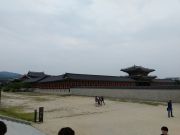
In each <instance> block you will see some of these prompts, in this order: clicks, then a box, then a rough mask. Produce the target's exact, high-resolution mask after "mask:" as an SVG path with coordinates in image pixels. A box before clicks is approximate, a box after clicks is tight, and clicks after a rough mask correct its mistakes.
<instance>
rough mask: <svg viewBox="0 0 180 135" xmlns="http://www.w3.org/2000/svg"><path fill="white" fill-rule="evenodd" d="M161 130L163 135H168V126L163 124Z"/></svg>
mask: <svg viewBox="0 0 180 135" xmlns="http://www.w3.org/2000/svg"><path fill="white" fill-rule="evenodd" d="M161 132H162V134H161V135H168V128H167V127H165V126H163V127H162V128H161Z"/></svg>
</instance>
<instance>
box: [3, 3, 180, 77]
mask: <svg viewBox="0 0 180 135" xmlns="http://www.w3.org/2000/svg"><path fill="white" fill-rule="evenodd" d="M0 18H1V20H0V56H1V57H0V62H1V68H0V70H9V71H15V72H19V73H25V72H27V71H28V70H35V71H36V70H37V71H46V72H47V73H49V74H60V73H63V72H76V73H92V74H109V75H119V74H121V72H120V71H119V70H120V68H124V67H126V66H131V65H134V64H137V65H142V66H146V67H149V68H155V69H157V71H156V72H155V74H156V75H158V76H160V77H169V76H180V71H179V68H180V62H179V61H178V58H179V54H180V46H179V44H180V40H179V35H180V1H179V0H172V1H169V0H158V1H157V0H130V1H127V0H111V1H109V0H98V1H97V0H68V1H64V0H51V1H49V0H31V1H22V0H6V1H1V2H0Z"/></svg>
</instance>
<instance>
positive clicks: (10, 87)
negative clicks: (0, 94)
mask: <svg viewBox="0 0 180 135" xmlns="http://www.w3.org/2000/svg"><path fill="white" fill-rule="evenodd" d="M30 87H31V85H30V84H29V83H23V82H11V83H9V84H6V85H5V86H3V87H2V90H3V91H6V92H8V91H9V92H16V91H20V89H22V88H30Z"/></svg>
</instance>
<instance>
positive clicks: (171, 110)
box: [167, 100, 174, 118]
mask: <svg viewBox="0 0 180 135" xmlns="http://www.w3.org/2000/svg"><path fill="white" fill-rule="evenodd" d="M167 111H168V118H170V117H174V116H173V107H172V101H171V100H169V101H168V105H167Z"/></svg>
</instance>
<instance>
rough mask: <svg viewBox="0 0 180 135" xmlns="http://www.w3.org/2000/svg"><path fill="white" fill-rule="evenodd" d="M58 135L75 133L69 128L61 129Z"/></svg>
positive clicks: (72, 134) (73, 134)
mask: <svg viewBox="0 0 180 135" xmlns="http://www.w3.org/2000/svg"><path fill="white" fill-rule="evenodd" d="M58 135H75V132H74V130H73V129H71V128H70V127H65V128H61V129H60V130H59V132H58Z"/></svg>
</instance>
